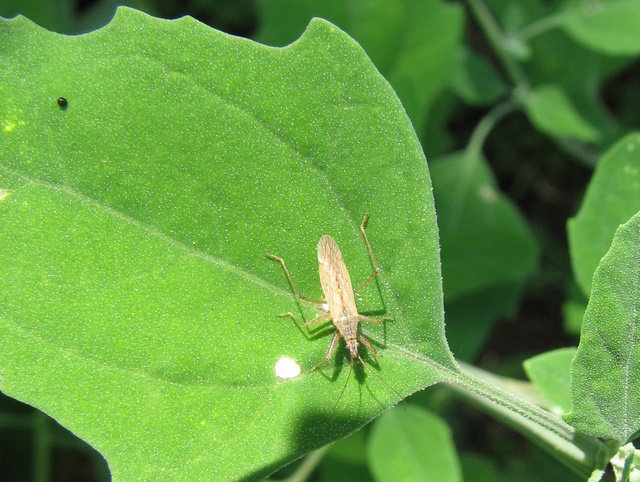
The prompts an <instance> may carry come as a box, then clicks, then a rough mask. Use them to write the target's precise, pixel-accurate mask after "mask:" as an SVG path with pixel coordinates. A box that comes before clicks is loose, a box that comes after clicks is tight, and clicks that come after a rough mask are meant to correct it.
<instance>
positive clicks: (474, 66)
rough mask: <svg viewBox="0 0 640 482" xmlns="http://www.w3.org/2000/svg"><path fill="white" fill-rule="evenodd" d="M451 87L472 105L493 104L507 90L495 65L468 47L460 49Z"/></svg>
mask: <svg viewBox="0 0 640 482" xmlns="http://www.w3.org/2000/svg"><path fill="white" fill-rule="evenodd" d="M451 89H452V90H453V92H454V93H455V94H456V95H457V96H458V97H460V98H461V99H462V100H464V101H465V102H466V103H468V104H470V105H487V104H491V103H492V102H495V101H496V100H497V99H499V98H500V97H502V96H503V95H504V94H505V92H506V86H505V84H504V82H503V81H502V79H501V78H500V76H499V75H498V73H497V72H496V70H495V69H494V68H493V66H492V65H491V64H490V63H489V62H488V61H487V60H486V59H485V58H484V57H482V56H481V55H479V54H476V53H475V52H473V51H472V50H469V49H468V48H466V47H460V48H459V49H458V56H457V62H456V70H455V72H454V74H453V78H452V79H451Z"/></svg>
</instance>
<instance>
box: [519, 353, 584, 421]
mask: <svg viewBox="0 0 640 482" xmlns="http://www.w3.org/2000/svg"><path fill="white" fill-rule="evenodd" d="M575 354H576V349H575V348H560V349H558V350H553V351H549V352H546V353H542V354H541V355H536V356H534V357H533V358H529V359H528V360H525V361H524V363H523V366H524V370H525V372H527V377H529V380H531V382H532V383H533V384H534V385H535V387H536V388H537V389H538V390H539V391H540V393H542V395H544V396H545V397H546V398H547V400H549V401H550V402H551V403H552V404H554V405H555V406H556V407H558V408H559V409H560V412H561V413H567V412H569V410H571V391H570V390H569V382H570V379H571V360H572V359H573V357H574V355H575Z"/></svg>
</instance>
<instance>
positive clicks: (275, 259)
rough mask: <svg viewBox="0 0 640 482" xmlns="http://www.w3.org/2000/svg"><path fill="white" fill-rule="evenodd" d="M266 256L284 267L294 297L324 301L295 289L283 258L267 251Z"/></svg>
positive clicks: (320, 302) (315, 301) (311, 300)
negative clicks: (303, 294) (304, 294)
mask: <svg viewBox="0 0 640 482" xmlns="http://www.w3.org/2000/svg"><path fill="white" fill-rule="evenodd" d="M267 258H271V259H273V260H274V261H277V262H278V263H280V264H281V265H282V269H284V274H286V275H287V279H288V280H289V284H290V285H291V288H292V289H293V292H294V294H295V295H296V298H299V299H301V300H305V301H310V302H311V303H318V304H322V303H324V300H316V299H314V298H309V297H307V296H302V295H301V294H299V293H298V290H297V289H296V285H294V284H293V280H292V279H291V275H290V274H289V270H288V269H287V267H286V265H285V264H284V259H282V258H279V257H278V256H274V255H273V254H269V253H267ZM294 319H295V318H294Z"/></svg>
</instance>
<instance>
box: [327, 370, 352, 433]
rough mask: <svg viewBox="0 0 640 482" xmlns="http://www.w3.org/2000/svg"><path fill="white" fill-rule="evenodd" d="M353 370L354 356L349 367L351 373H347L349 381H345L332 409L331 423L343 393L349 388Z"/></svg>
mask: <svg viewBox="0 0 640 482" xmlns="http://www.w3.org/2000/svg"><path fill="white" fill-rule="evenodd" d="M352 371H353V358H352V359H351V367H350V368H349V374H348V375H347V381H346V382H344V387H342V391H341V392H340V396H339V397H338V400H336V404H335V405H334V406H333V410H332V411H331V423H333V416H334V415H335V414H336V408H338V403H340V400H341V399H342V395H344V391H345V390H346V389H347V383H349V377H350V376H351V372H352Z"/></svg>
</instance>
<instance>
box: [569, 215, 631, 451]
mask: <svg viewBox="0 0 640 482" xmlns="http://www.w3.org/2000/svg"><path fill="white" fill-rule="evenodd" d="M639 294H640V213H638V214H636V215H634V216H633V217H632V218H631V219H630V220H629V221H628V222H627V223H626V224H624V225H622V226H620V227H619V228H618V230H617V231H616V234H615V236H614V238H613V243H612V245H611V249H609V251H608V252H607V254H606V255H605V256H604V257H603V258H602V261H600V264H599V265H598V268H597V269H596V272H595V275H594V276H593V287H592V291H591V299H590V300H589V305H588V306H587V312H586V313H585V316H584V322H583V324H582V333H581V335H580V345H579V346H578V351H577V353H576V356H575V358H574V359H573V363H572V366H571V400H572V408H571V413H569V414H567V415H566V416H565V419H566V420H567V422H568V423H570V424H571V425H573V426H574V427H576V428H577V429H578V430H581V431H582V432H584V433H586V434H588V435H593V436H595V437H602V438H605V439H612V440H616V441H618V442H621V443H625V442H627V441H628V440H630V438H631V437H633V436H634V434H635V433H636V432H637V431H638V429H640V349H639V348H640V329H638V321H639V318H638V309H637V307H638V295H639Z"/></svg>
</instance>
